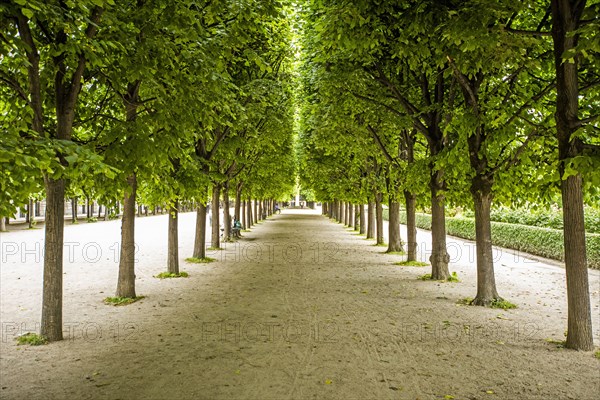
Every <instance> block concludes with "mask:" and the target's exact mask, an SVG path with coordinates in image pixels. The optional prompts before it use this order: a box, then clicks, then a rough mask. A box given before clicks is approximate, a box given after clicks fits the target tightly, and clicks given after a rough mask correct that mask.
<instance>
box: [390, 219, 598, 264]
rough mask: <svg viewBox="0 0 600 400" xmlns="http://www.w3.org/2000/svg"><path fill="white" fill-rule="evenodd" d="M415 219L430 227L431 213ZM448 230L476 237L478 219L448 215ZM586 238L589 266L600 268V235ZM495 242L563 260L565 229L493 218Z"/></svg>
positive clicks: (418, 223) (471, 237)
mask: <svg viewBox="0 0 600 400" xmlns="http://www.w3.org/2000/svg"><path fill="white" fill-rule="evenodd" d="M400 221H401V222H402V223H403V224H406V213H405V212H401V213H400ZM416 223H417V227H419V228H421V229H427V230H429V229H431V215H429V214H419V213H418V214H417V215H416ZM446 232H448V234H449V235H451V236H456V237H460V238H463V239H469V240H475V220H474V219H473V218H452V217H446ZM586 238H587V259H588V265H589V267H590V268H594V269H600V235H598V234H591V233H588V234H587V235H586ZM492 243H493V244H494V245H495V246H500V247H506V248H508V249H514V250H518V251H522V252H525V253H530V254H536V255H538V256H542V257H546V258H551V259H554V260H560V261H563V260H564V245H563V232H562V230H557V229H548V228H539V227H537V226H527V225H519V224H507V223H504V222H492Z"/></svg>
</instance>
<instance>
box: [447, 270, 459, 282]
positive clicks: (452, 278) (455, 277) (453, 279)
mask: <svg viewBox="0 0 600 400" xmlns="http://www.w3.org/2000/svg"><path fill="white" fill-rule="evenodd" d="M447 281H448V282H460V280H459V279H458V274H457V273H456V271H454V272H453V273H452V275H450V276H449V277H448V279H447Z"/></svg>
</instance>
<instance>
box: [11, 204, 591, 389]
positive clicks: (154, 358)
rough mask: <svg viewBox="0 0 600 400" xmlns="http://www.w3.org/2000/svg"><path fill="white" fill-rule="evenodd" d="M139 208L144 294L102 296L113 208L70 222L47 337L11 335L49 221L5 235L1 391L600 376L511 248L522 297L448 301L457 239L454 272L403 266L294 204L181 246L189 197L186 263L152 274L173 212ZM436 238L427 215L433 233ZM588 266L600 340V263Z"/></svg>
mask: <svg viewBox="0 0 600 400" xmlns="http://www.w3.org/2000/svg"><path fill="white" fill-rule="evenodd" d="M136 224H137V225H136V227H137V231H136V232H137V233H136V242H137V243H138V245H139V251H138V254H137V259H138V262H137V267H136V268H137V278H138V279H137V290H138V294H140V295H145V296H147V297H146V298H145V299H143V300H141V301H139V302H137V303H134V304H132V305H129V306H125V307H112V306H107V305H104V304H103V303H102V299H103V298H104V297H106V296H111V295H112V294H113V292H114V288H115V286H116V276H117V268H118V263H117V262H116V261H115V255H116V253H115V251H116V250H115V249H117V248H118V245H117V244H116V243H117V241H118V236H119V229H120V225H119V221H112V222H106V223H97V224H81V225H78V226H70V227H68V228H67V229H66V230H65V236H66V241H67V242H69V243H73V244H71V245H69V246H70V248H72V249H73V253H72V257H71V259H70V260H69V252H66V255H65V257H66V263H65V296H64V301H65V306H64V319H65V332H66V334H67V337H66V340H64V341H62V342H60V343H54V344H51V345H48V346H40V347H28V346H16V344H15V341H14V336H15V335H18V334H21V333H24V332H26V331H30V330H35V329H37V327H36V323H37V322H38V321H39V318H40V309H41V307H40V302H41V274H42V264H41V260H36V255H37V253H36V251H35V246H36V245H35V243H38V246H41V241H42V240H43V232H42V231H41V230H34V231H19V232H10V233H8V234H2V236H0V240H1V241H2V244H1V245H2V267H1V268H0V279H1V281H0V292H1V294H0V320H1V323H2V340H1V349H0V386H1V387H2V389H1V391H0V398H2V399H42V398H43V399H47V398H51V399H61V398H78V399H79V398H81V399H175V398H190V399H192V398H193V399H278V400H279V399H310V398H318V399H321V398H322V399H444V398H446V399H450V398H455V399H494V398H497V399H549V398H552V399H595V398H597V397H596V396H597V395H598V394H599V393H600V361H599V360H597V359H595V358H593V356H592V354H591V353H583V352H572V351H567V350H564V349H559V348H557V346H556V345H554V344H552V343H548V342H547V341H546V339H549V338H552V339H555V340H562V339H563V336H562V332H563V331H564V329H565V326H566V324H565V315H566V312H565V294H564V270H562V269H561V268H560V267H558V266H554V265H547V264H544V263H541V262H533V261H531V260H527V259H524V258H522V257H519V258H515V257H514V255H512V254H509V253H506V254H504V255H503V256H502V257H503V258H499V260H498V262H497V266H498V268H497V269H498V271H497V274H498V278H497V279H498V286H499V291H500V293H501V294H502V295H503V296H504V297H506V298H508V299H510V300H511V301H513V302H515V303H517V304H518V305H519V308H517V309H516V310H509V311H502V310H493V309H484V308H473V307H468V306H462V305H458V304H457V303H456V302H457V300H458V299H460V298H464V297H466V296H473V295H474V294H475V293H474V291H475V274H474V265H473V264H472V263H471V262H469V260H468V254H465V252H463V256H462V257H461V258H458V257H457V258H455V259H454V260H453V264H452V265H451V270H452V271H457V272H458V275H459V277H460V278H461V282H460V283H439V282H431V281H421V280H418V279H417V277H418V276H420V275H422V274H424V273H426V272H429V271H428V268H418V267H399V266H396V265H394V262H395V261H400V260H401V259H402V257H401V256H397V255H396V256H394V255H387V254H382V253H383V252H384V251H385V248H382V247H376V246H373V245H372V243H373V241H370V240H369V241H367V240H365V239H364V238H363V237H362V236H358V235H356V233H354V232H353V231H351V230H349V229H347V228H344V227H343V226H342V225H340V224H336V223H333V222H330V221H329V220H328V219H327V218H325V217H322V216H320V215H318V214H316V213H314V212H311V211H309V210H298V211H292V210H286V211H284V213H282V214H281V215H276V216H273V217H272V218H270V219H268V220H267V221H264V222H263V223H261V224H259V225H257V226H256V227H255V228H253V229H252V232H248V233H244V237H243V238H242V240H240V241H238V242H237V243H234V244H229V245H228V246H227V249H226V250H225V251H221V252H213V254H212V257H215V258H218V261H216V262H214V263H211V264H200V265H198V264H187V263H185V262H184V261H183V259H184V258H185V257H188V256H190V255H191V252H192V247H193V230H194V224H195V216H194V214H193V213H188V214H182V215H181V217H180V242H181V243H180V246H181V249H180V255H181V258H182V270H184V271H186V272H189V274H190V277H189V278H180V279H171V280H158V279H156V278H154V277H153V275H156V274H157V273H159V272H162V271H164V270H165V269H166V267H165V264H166V243H167V240H166V239H167V238H166V233H167V229H166V228H167V220H166V216H158V217H147V218H140V219H138V220H136ZM404 237H406V236H404ZM427 238H428V233H427V232H419V241H420V242H422V243H423V244H422V248H423V249H424V250H425V248H426V246H427V245H426V243H427V240H428V239H427ZM451 243H456V246H462V245H464V244H465V243H467V247H468V242H461V241H458V240H457V241H455V240H452V241H451ZM461 243H463V244H462V245H461ZM457 248H458V247H457ZM25 250H27V251H25ZM29 250H31V253H29V252H28V251H29ZM426 256H427V255H426V251H424V252H423V257H424V258H426ZM38 257H39V256H38ZM465 257H467V258H465ZM117 260H118V258H117ZM524 260H526V261H524ZM36 261H39V262H36ZM590 280H591V288H592V292H593V294H592V306H593V307H594V308H593V312H594V323H595V326H594V332H595V337H596V340H598V338H599V337H600V335H599V334H598V329H599V326H600V321H599V319H600V315H599V308H598V307H599V303H600V280H599V278H598V273H597V271H592V272H591V275H590ZM598 343H599V344H600V340H599V341H598Z"/></svg>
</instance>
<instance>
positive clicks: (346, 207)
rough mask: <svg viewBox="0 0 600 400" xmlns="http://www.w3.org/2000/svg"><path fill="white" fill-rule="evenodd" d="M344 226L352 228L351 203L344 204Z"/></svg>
mask: <svg viewBox="0 0 600 400" xmlns="http://www.w3.org/2000/svg"><path fill="white" fill-rule="evenodd" d="M344 225H346V226H350V203H349V202H347V201H345V202H344Z"/></svg>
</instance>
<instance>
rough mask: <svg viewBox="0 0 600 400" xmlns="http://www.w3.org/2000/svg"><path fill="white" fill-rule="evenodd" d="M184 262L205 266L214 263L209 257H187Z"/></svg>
mask: <svg viewBox="0 0 600 400" xmlns="http://www.w3.org/2000/svg"><path fill="white" fill-rule="evenodd" d="M185 261H186V262H189V263H194V264H207V263H211V262H213V261H215V259H214V258H210V257H204V258H197V257H189V258H186V259H185Z"/></svg>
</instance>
